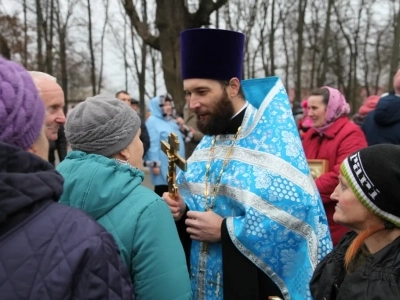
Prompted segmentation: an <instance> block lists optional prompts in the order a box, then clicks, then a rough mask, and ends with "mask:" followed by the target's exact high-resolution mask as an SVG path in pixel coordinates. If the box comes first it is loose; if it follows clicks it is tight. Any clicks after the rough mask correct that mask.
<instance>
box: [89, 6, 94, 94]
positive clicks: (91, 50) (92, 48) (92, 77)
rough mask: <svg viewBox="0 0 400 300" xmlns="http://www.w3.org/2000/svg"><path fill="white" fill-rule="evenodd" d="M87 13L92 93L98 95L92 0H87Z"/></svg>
mask: <svg viewBox="0 0 400 300" xmlns="http://www.w3.org/2000/svg"><path fill="white" fill-rule="evenodd" d="M87 13H88V38H89V40H88V43H89V52H90V66H91V68H90V78H91V82H92V94H93V96H94V95H96V60H95V57H94V47H93V34H92V8H91V6H90V0H87Z"/></svg>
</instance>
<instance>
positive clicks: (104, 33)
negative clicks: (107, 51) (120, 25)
mask: <svg viewBox="0 0 400 300" xmlns="http://www.w3.org/2000/svg"><path fill="white" fill-rule="evenodd" d="M103 4H104V9H105V15H104V23H103V28H102V30H101V38H100V70H99V80H98V83H97V92H96V94H100V92H101V88H102V86H103V71H104V40H105V35H106V29H107V25H108V6H109V0H103ZM124 30H125V27H124Z"/></svg>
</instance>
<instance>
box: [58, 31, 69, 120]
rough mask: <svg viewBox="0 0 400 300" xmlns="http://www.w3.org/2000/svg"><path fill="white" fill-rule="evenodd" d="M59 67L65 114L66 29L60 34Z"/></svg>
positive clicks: (66, 102)
mask: <svg viewBox="0 0 400 300" xmlns="http://www.w3.org/2000/svg"><path fill="white" fill-rule="evenodd" d="M59 37H60V41H59V43H60V66H61V88H62V89H63V91H64V98H65V107H64V112H65V113H67V108H68V102H69V99H68V69H67V41H66V39H67V37H66V29H65V28H64V29H63V30H62V32H60V35H59Z"/></svg>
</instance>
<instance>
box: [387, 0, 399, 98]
mask: <svg viewBox="0 0 400 300" xmlns="http://www.w3.org/2000/svg"><path fill="white" fill-rule="evenodd" d="M392 48H393V52H392V59H391V61H390V74H389V90H392V89H393V77H394V75H395V74H396V72H397V68H398V66H399V56H400V8H399V10H398V12H397V15H396V20H395V29H394V39H393V46H392Z"/></svg>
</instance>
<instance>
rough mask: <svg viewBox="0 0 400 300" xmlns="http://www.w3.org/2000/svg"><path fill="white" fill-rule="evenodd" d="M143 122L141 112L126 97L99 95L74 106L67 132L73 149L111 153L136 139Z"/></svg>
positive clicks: (67, 124)
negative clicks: (125, 101)
mask: <svg viewBox="0 0 400 300" xmlns="http://www.w3.org/2000/svg"><path fill="white" fill-rule="evenodd" d="M140 123H141V121H140V117H139V116H138V114H137V113H136V112H135V111H134V110H133V109H132V108H131V107H130V106H129V105H127V104H126V103H124V102H123V101H121V100H118V99H115V98H113V97H112V96H104V95H97V96H94V97H89V98H87V99H86V100H85V101H83V102H81V103H79V104H78V105H77V106H75V107H74V109H72V110H71V112H70V113H69V114H68V117H67V122H66V124H65V135H66V137H67V140H68V142H69V143H70V145H71V148H72V149H73V150H80V151H83V152H86V153H95V154H100V155H104V156H107V157H110V156H112V155H114V154H116V153H118V152H119V151H121V150H123V149H125V148H126V147H127V146H128V145H129V144H130V143H131V142H132V141H133V138H134V137H135V135H136V134H137V132H138V130H139V127H140Z"/></svg>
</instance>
